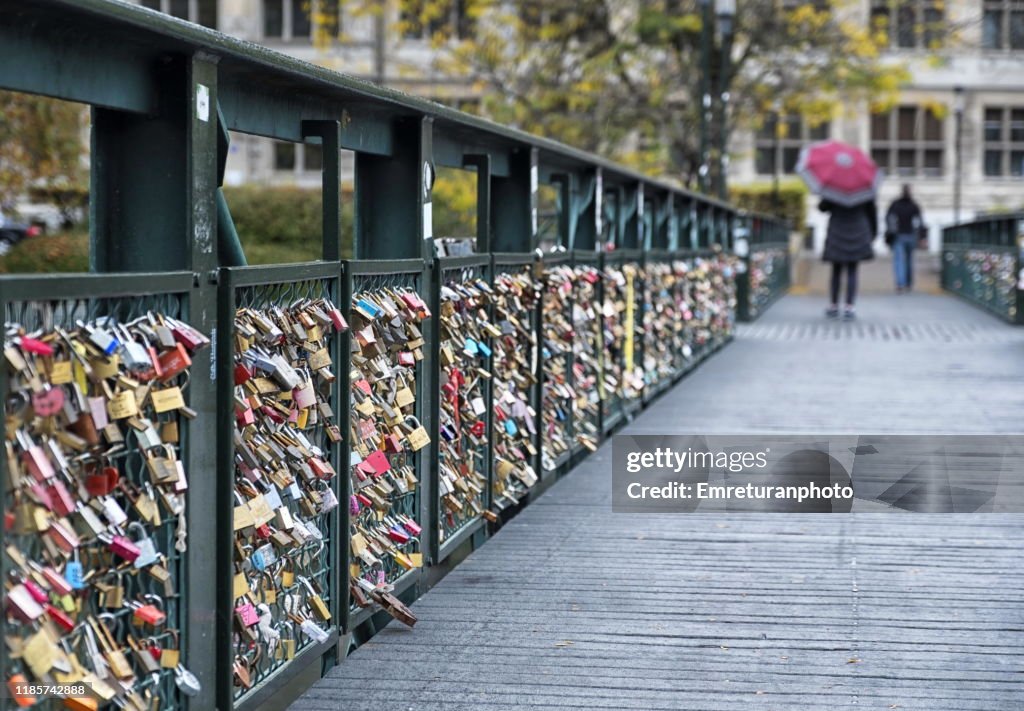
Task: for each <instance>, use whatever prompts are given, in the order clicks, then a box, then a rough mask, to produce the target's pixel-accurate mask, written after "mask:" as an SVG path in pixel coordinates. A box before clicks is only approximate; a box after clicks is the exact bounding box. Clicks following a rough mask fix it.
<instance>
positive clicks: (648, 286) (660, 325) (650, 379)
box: [643, 258, 682, 391]
mask: <svg viewBox="0 0 1024 711" xmlns="http://www.w3.org/2000/svg"><path fill="white" fill-rule="evenodd" d="M644 291H645V294H646V300H645V308H644V315H643V328H644V350H643V360H644V384H645V387H646V388H647V389H648V390H653V391H659V390H662V389H663V388H664V387H666V386H667V385H668V384H670V383H671V382H672V376H673V375H675V373H676V370H677V354H678V353H679V351H680V350H681V348H682V342H681V341H682V339H681V331H682V319H681V314H680V313H679V311H678V309H677V307H676V274H675V271H674V270H673V268H672V265H671V264H670V263H669V262H668V261H662V260H657V261H654V260H652V259H650V258H649V259H648V262H647V264H646V265H645V267H644Z"/></svg>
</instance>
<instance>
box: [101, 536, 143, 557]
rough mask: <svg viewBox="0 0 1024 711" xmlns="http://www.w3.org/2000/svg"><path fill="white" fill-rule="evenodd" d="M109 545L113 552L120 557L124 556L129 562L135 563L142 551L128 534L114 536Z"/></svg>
mask: <svg viewBox="0 0 1024 711" xmlns="http://www.w3.org/2000/svg"><path fill="white" fill-rule="evenodd" d="M108 547H109V548H110V551H111V553H113V554H114V555H116V556H118V557H119V558H124V559H125V560H126V561H128V562H129V563H134V562H135V559H136V558H138V557H139V555H140V554H141V553H142V551H140V550H139V547H138V546H137V545H135V544H134V543H133V542H132V540H131V539H130V538H128V537H127V536H114V537H113V538H112V539H111V540H110V544H109V545H108Z"/></svg>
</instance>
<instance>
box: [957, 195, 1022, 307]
mask: <svg viewBox="0 0 1024 711" xmlns="http://www.w3.org/2000/svg"><path fill="white" fill-rule="evenodd" d="M1022 268H1024V214H1020V213H1016V214H1013V213H1011V214H1007V215H997V216H992V217H984V218H979V219H977V220H974V221H973V222H967V223H963V224H959V225H953V226H951V227H947V228H945V229H944V230H943V231H942V288H944V289H946V290H947V291H951V292H952V293H954V294H957V295H958V296H961V297H963V298H964V299H967V300H968V301H970V302H972V303H974V304H977V305H978V306H980V307H982V308H983V309H986V310H987V311H990V312H992V313H993V314H995V315H996V316H998V317H1000V318H1002V319H1005V320H1006V321H1009V322H1010V323H1017V324H1022V323H1024V273H1022V271H1021V270H1022Z"/></svg>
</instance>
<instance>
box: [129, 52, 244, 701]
mask: <svg viewBox="0 0 1024 711" xmlns="http://www.w3.org/2000/svg"><path fill="white" fill-rule="evenodd" d="M187 76H188V82H187V84H186V92H187V93H186V96H187V100H186V102H185V112H184V116H183V117H182V119H183V121H184V123H185V126H186V145H187V151H186V152H185V153H184V156H185V157H186V158H187V165H186V168H185V174H186V176H187V181H186V186H185V189H184V190H183V191H181V193H182V195H183V196H184V199H185V201H186V203H185V204H186V205H187V206H188V209H187V210H186V225H187V227H186V231H185V235H186V236H185V240H186V242H187V243H188V245H189V247H190V253H189V257H190V259H189V262H190V268H191V270H192V272H193V273H195V274H196V277H197V278H196V280H195V282H194V285H195V286H194V288H193V290H192V293H191V295H190V297H189V307H188V308H189V315H188V318H189V322H190V323H191V324H192V325H193V326H194V327H195V328H198V329H199V330H200V331H202V332H203V333H207V334H209V335H210V340H211V345H210V349H209V355H208V356H207V357H208V358H209V361H206V362H202V361H201V362H197V363H195V364H194V366H193V368H192V371H191V380H190V387H189V405H190V406H191V407H192V409H194V410H195V411H196V413H197V417H196V419H195V420H193V423H195V424H196V425H197V426H190V427H188V440H187V443H188V447H187V450H188V451H187V454H186V457H187V461H186V465H187V471H188V472H189V473H190V474H191V477H190V482H189V496H188V522H189V538H188V542H189V546H188V551H187V552H186V553H185V565H186V570H187V571H188V574H187V576H186V577H185V579H184V580H183V581H182V584H183V585H184V590H185V593H184V594H185V596H186V601H185V610H186V611H187V613H188V619H187V620H186V621H185V623H184V624H185V625H186V629H187V632H186V635H185V637H186V640H187V642H186V645H187V646H186V654H187V657H186V659H187V660H188V665H189V668H190V669H191V670H192V671H193V673H195V674H196V675H197V676H198V677H199V680H200V682H201V683H202V684H203V689H204V695H203V696H205V697H206V698H213V697H214V694H215V692H216V691H218V689H217V687H218V686H219V685H220V684H221V683H227V684H228V689H229V691H228V692H227V693H228V694H230V684H231V662H230V660H226V659H224V658H223V657H222V656H221V655H220V654H218V652H219V651H220V650H222V649H223V647H222V646H221V644H220V642H221V640H220V639H219V638H218V634H217V631H218V622H220V621H226V622H227V625H228V630H229V633H230V625H231V605H230V601H229V602H228V605H227V607H225V606H224V605H222V604H220V603H221V602H222V601H223V600H224V599H225V596H224V595H223V593H224V592H225V591H223V590H219V589H218V588H217V587H216V586H214V585H211V584H210V578H211V576H209V575H205V574H204V571H205V570H209V568H210V566H211V565H217V566H221V565H223V566H230V565H231V562H230V559H227V560H225V558H224V555H225V553H229V552H230V550H231V546H230V543H228V541H230V536H231V535H232V531H231V516H230V514H227V513H225V511H224V510H222V509H218V504H219V503H220V502H221V501H222V500H223V499H221V498H220V493H221V492H220V491H219V489H220V487H221V486H223V485H224V484H223V479H224V478H225V477H226V478H227V481H228V484H227V485H228V486H230V485H231V481H232V477H231V476H230V475H229V474H225V473H223V472H218V468H217V464H218V456H217V446H218V441H217V430H216V428H215V427H208V426H204V425H202V424H200V423H212V422H216V421H217V420H218V417H220V416H221V414H220V413H219V412H218V397H217V383H216V382H215V378H216V370H215V366H216V357H217V348H216V345H217V337H218V332H221V333H222V337H223V338H226V337H228V334H229V333H230V329H228V331H227V332H224V330H225V324H223V323H222V322H220V321H219V319H218V316H219V313H218V290H217V284H216V283H215V278H214V276H215V274H216V269H217V266H218V264H217V243H216V242H217V197H216V196H217V186H218V169H219V161H218V155H217V141H218V140H219V138H220V129H219V127H218V125H217V118H218V114H217V110H216V106H217V63H216V59H215V58H213V57H210V56H207V55H204V54H198V55H196V56H193V57H191V58H190V60H189V67H188V72H187ZM136 159H138V158H137V157H136ZM140 163H142V164H145V161H140ZM149 168H150V169H151V166H149ZM154 172H159V171H154ZM168 198H169V196H167V195H163V196H161V200H164V199H168ZM156 202H160V200H157V201H156ZM147 207H148V206H147ZM156 241H157V240H155V239H152V238H151V239H150V240H148V241H147V242H146V245H147V249H148V248H151V247H152V246H153V244H154V242H156ZM163 268H164V269H166V268H167V267H166V266H164V267H163ZM202 360H203V361H205V360H206V358H203V359H202ZM210 472H218V474H219V475H218V476H203V475H202V474H203V473H210ZM228 501H230V496H229V498H228ZM228 511H230V509H228ZM222 519H226V520H227V525H226V527H224V526H222V525H221V520H222ZM225 533H226V534H227V535H228V536H229V537H228V538H227V539H225V538H223V537H222V536H223V534H225ZM225 544H226V545H225ZM218 569H220V568H218ZM222 577H223V576H222ZM227 594H228V595H230V591H227ZM189 706H190V707H192V708H200V707H202V706H203V703H202V702H201V701H199V698H196V699H195V700H189Z"/></svg>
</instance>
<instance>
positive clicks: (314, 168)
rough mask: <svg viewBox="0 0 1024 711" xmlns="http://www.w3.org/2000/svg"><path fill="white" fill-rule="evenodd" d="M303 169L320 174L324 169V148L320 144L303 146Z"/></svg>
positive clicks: (305, 144)
mask: <svg viewBox="0 0 1024 711" xmlns="http://www.w3.org/2000/svg"><path fill="white" fill-rule="evenodd" d="M302 169H303V170H305V171H309V172H319V171H321V170H323V169H324V148H323V146H321V145H320V144H318V143H304V144H303V145H302Z"/></svg>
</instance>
